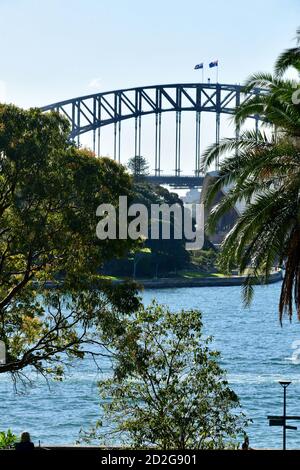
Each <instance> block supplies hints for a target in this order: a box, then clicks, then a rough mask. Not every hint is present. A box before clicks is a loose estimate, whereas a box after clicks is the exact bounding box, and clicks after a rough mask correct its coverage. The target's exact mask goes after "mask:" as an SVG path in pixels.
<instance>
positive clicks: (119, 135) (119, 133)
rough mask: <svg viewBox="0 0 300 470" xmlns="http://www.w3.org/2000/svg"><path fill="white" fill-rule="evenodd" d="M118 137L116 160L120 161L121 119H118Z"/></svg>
mask: <svg viewBox="0 0 300 470" xmlns="http://www.w3.org/2000/svg"><path fill="white" fill-rule="evenodd" d="M118 138H119V140H118V162H119V163H121V121H119V132H118Z"/></svg>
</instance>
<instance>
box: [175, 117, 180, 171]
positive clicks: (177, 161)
mask: <svg viewBox="0 0 300 470" xmlns="http://www.w3.org/2000/svg"><path fill="white" fill-rule="evenodd" d="M180 140H181V112H180V111H176V142H175V175H176V176H180V145H181V142H180Z"/></svg>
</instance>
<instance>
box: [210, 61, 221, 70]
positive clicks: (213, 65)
mask: <svg viewBox="0 0 300 470" xmlns="http://www.w3.org/2000/svg"><path fill="white" fill-rule="evenodd" d="M218 65H219V61H218V60H213V61H212V62H210V63H209V68H210V69H211V68H212V67H218Z"/></svg>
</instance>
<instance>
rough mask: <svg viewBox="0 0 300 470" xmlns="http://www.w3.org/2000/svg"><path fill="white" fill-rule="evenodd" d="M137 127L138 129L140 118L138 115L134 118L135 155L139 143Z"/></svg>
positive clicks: (135, 154)
mask: <svg viewBox="0 0 300 470" xmlns="http://www.w3.org/2000/svg"><path fill="white" fill-rule="evenodd" d="M137 129H138V119H137V117H136V118H135V120H134V156H135V157H136V156H137V154H138V145H137Z"/></svg>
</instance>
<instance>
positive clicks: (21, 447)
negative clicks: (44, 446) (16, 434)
mask: <svg viewBox="0 0 300 470" xmlns="http://www.w3.org/2000/svg"><path fill="white" fill-rule="evenodd" d="M15 449H16V450H18V451H25V452H28V451H29V452H30V451H32V450H34V443H33V442H31V439H30V434H29V432H26V431H24V432H22V434H21V439H20V442H17V443H16V445H15Z"/></svg>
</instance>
